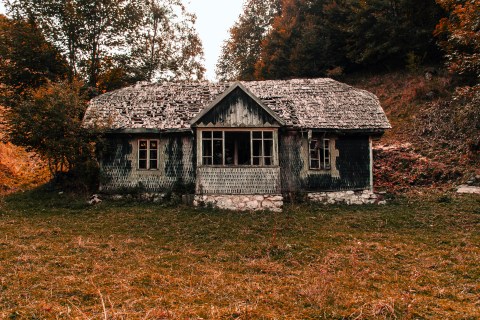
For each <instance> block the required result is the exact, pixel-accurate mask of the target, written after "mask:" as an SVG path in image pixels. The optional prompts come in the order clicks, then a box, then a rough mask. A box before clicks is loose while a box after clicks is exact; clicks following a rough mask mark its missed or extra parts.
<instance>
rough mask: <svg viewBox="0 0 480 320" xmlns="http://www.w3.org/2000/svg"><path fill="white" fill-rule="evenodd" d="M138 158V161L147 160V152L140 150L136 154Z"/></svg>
mask: <svg viewBox="0 0 480 320" xmlns="http://www.w3.org/2000/svg"><path fill="white" fill-rule="evenodd" d="M138 158H139V159H147V150H140V151H139V152H138Z"/></svg>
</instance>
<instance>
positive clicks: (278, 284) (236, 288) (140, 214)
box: [0, 193, 480, 319]
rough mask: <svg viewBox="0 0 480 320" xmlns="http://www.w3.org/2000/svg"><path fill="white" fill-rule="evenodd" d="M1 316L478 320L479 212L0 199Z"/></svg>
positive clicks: (474, 205) (463, 200) (433, 206)
mask: <svg viewBox="0 0 480 320" xmlns="http://www.w3.org/2000/svg"><path fill="white" fill-rule="evenodd" d="M0 201H1V202H0V234H1V235H2V236H1V237H0V247H1V248H2V250H0V317H1V318H11V319H33V318H37V319H38V318H41V319H53V318H67V319H69V318H109V319H127V318H128V319H132V318H144V319H188V318H204V319H206V318H208V319H225V318H239V319H240V318H241V319H247V318H248V319H254V318H257V319H258V318H262V319H274V318H276V319H279V318H288V319H314V318H315V319H318V318H321V319H395V318H396V319H433V318H435V319H475V318H477V317H478V315H479V314H480V307H479V305H478V296H479V294H480V286H479V284H478V278H479V277H480V268H479V266H480V249H479V246H478V243H480V235H479V233H478V230H477V226H478V224H479V223H480V200H479V199H478V197H474V196H472V197H456V196H448V197H445V196H444V195H441V194H439V195H432V196H431V197H429V198H416V199H413V200H407V199H397V200H393V201H392V202H390V204H389V205H387V206H349V207H346V206H323V205H320V206H316V205H299V206H297V205H292V206H290V207H287V208H286V210H285V211H284V212H283V213H277V214H272V213H234V212H224V211H213V210H206V209H202V210H200V209H198V210H196V209H193V208H190V207H178V206H177V207H164V208H161V207H159V206H158V205H153V204H145V203H144V204H139V203H135V204H132V203H121V202H120V203H102V204H100V205H98V206H94V207H89V206H87V205H85V202H84V201H83V200H82V199H78V198H71V197H70V196H69V195H67V194H62V195H59V194H56V193H49V194H45V193H24V194H16V195H13V196H10V197H8V198H3V199H1V200H0Z"/></svg>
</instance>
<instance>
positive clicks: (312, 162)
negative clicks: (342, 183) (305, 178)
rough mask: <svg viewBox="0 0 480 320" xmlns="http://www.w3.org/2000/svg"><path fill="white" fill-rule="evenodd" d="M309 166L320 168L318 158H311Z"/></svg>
mask: <svg viewBox="0 0 480 320" xmlns="http://www.w3.org/2000/svg"><path fill="white" fill-rule="evenodd" d="M310 168H311V169H320V162H319V161H318V160H311V161H310Z"/></svg>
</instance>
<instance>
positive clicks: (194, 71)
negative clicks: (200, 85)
mask: <svg viewBox="0 0 480 320" xmlns="http://www.w3.org/2000/svg"><path fill="white" fill-rule="evenodd" d="M142 12H143V17H142V19H141V22H140V24H139V27H138V28H137V30H136V31H135V32H134V33H133V34H132V35H133V38H132V39H131V43H133V48H132V58H131V62H132V69H131V70H136V74H137V77H138V78H142V79H143V80H147V81H151V80H159V79H184V80H185V79H202V78H203V74H204V72H205V68H204V67H203V65H202V58H203V48H202V43H201V41H200V38H199V37H198V35H197V32H196V30H195V28H194V25H195V19H196V17H195V15H193V14H190V13H188V12H187V11H186V9H185V7H184V6H183V4H182V2H181V1H180V0H170V1H168V2H167V1H166V0H151V1H146V2H145V3H143V6H142Z"/></svg>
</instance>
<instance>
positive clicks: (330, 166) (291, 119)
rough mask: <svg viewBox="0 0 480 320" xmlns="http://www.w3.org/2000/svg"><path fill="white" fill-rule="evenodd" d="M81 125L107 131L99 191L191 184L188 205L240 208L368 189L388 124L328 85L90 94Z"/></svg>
mask: <svg viewBox="0 0 480 320" xmlns="http://www.w3.org/2000/svg"><path fill="white" fill-rule="evenodd" d="M84 125H85V126H87V127H93V126H100V127H103V128H104V129H106V130H107V132H108V134H107V137H108V141H109V144H108V145H109V146H108V148H107V151H106V152H105V153H104V155H103V156H102V158H101V159H100V164H101V172H102V183H101V190H103V191H110V192H115V191H116V190H128V189H133V188H141V189H142V190H143V191H145V192H149V193H163V192H166V191H168V190H171V189H172V188H178V187H179V186H186V188H187V189H188V186H191V189H192V192H194V193H195V195H196V197H195V204H197V205H199V204H202V203H211V204H212V205H214V206H218V207H222V208H229V209H240V210H247V209H249V210H250V209H251V210H258V209H273V210H278V209H279V208H281V205H282V200H283V197H284V196H286V195H292V194H295V195H297V194H302V193H307V194H309V196H310V198H312V199H319V197H318V195H320V198H321V197H324V196H325V195H326V194H327V192H334V194H337V195H338V194H339V192H343V193H344V194H348V195H353V194H357V193H358V191H362V190H371V189H372V185H373V177H372V161H373V159H372V139H374V138H376V137H379V136H381V135H382V134H383V133H384V131H385V130H386V129H388V128H390V124H389V122H388V120H387V118H386V116H385V113H384V112H383V110H382V108H381V106H380V103H379V101H378V99H377V97H376V96H375V95H373V94H372V93H370V92H367V91H364V90H359V89H355V88H353V87H351V86H348V85H346V84H343V83H340V82H337V81H334V80H332V79H302V80H282V81H252V82H235V83H209V82H196V83H180V82H179V83H162V84H137V85H135V86H131V87H127V88H123V89H120V90H116V91H113V92H109V93H106V94H103V95H100V96H98V97H96V98H94V99H93V100H92V101H91V102H90V105H89V107H88V110H87V112H86V115H85V118H84ZM327 198H328V197H327ZM327 198H325V199H327Z"/></svg>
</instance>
